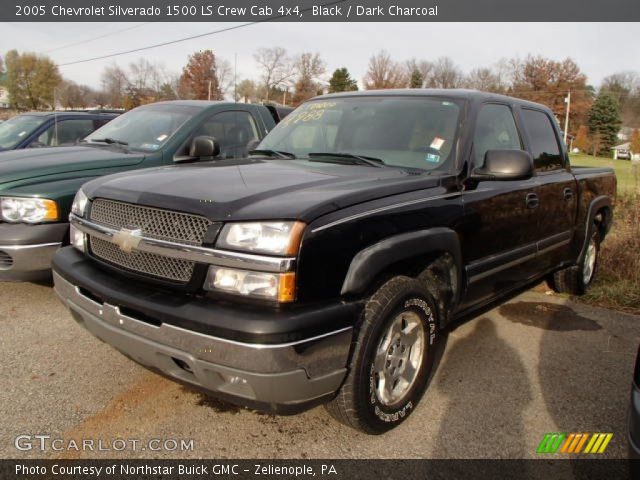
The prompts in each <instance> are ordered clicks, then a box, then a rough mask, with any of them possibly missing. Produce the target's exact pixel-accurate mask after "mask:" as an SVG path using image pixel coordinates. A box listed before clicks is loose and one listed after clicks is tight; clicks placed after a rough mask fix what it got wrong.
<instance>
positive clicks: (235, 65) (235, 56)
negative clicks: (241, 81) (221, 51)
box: [233, 52, 238, 103]
mask: <svg viewBox="0 0 640 480" xmlns="http://www.w3.org/2000/svg"><path fill="white" fill-rule="evenodd" d="M233 101H234V102H235V103H238V52H236V53H234V54H233Z"/></svg>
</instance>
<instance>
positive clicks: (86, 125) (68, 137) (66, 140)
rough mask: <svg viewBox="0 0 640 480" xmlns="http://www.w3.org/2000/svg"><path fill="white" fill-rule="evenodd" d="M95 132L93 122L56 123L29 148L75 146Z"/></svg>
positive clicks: (70, 121) (69, 121)
mask: <svg viewBox="0 0 640 480" xmlns="http://www.w3.org/2000/svg"><path fill="white" fill-rule="evenodd" d="M93 130H94V125H93V120H88V119H75V120H62V121H59V122H55V123H54V124H53V125H51V126H50V127H49V128H48V129H46V130H45V131H44V132H42V133H41V134H40V136H39V137H38V138H37V139H36V140H34V141H33V142H31V144H29V147H61V146H69V145H75V144H76V143H77V142H78V141H79V140H82V139H83V138H84V137H86V136H87V135H89V134H90V133H91V132H93Z"/></svg>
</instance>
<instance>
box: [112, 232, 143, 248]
mask: <svg viewBox="0 0 640 480" xmlns="http://www.w3.org/2000/svg"><path fill="white" fill-rule="evenodd" d="M140 240H142V229H140V228H136V229H129V228H123V229H121V230H120V231H119V232H116V233H115V235H114V236H113V243H115V244H116V245H118V247H120V250H122V251H123V252H126V253H131V252H132V251H133V250H134V249H136V248H138V245H139V244H140Z"/></svg>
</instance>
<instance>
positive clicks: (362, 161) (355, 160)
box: [309, 152, 385, 167]
mask: <svg viewBox="0 0 640 480" xmlns="http://www.w3.org/2000/svg"><path fill="white" fill-rule="evenodd" d="M319 157H330V158H332V159H335V161H337V162H339V161H340V160H344V161H345V162H342V163H349V164H351V165H358V164H359V165H369V166H371V167H382V166H384V164H385V163H384V160H382V159H380V158H376V157H367V156H364V155H356V154H354V153H334V152H315V153H310V154H309V160H310V161H312V162H321V161H322V160H316V158H319Z"/></svg>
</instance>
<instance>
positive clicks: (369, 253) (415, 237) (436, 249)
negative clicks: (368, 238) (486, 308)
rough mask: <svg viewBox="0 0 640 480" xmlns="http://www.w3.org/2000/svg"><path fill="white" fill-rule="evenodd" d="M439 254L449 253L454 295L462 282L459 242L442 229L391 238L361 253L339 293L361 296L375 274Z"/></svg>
mask: <svg viewBox="0 0 640 480" xmlns="http://www.w3.org/2000/svg"><path fill="white" fill-rule="evenodd" d="M443 253H449V254H450V255H451V256H452V258H453V260H454V262H455V266H456V270H457V275H456V282H457V283H458V285H455V292H457V295H458V294H459V292H460V286H461V285H460V282H461V279H462V252H461V249H460V240H459V238H458V234H457V233H456V232H455V231H453V230H451V229H450V228H444V227H437V228H430V229H427V230H419V231H416V232H409V233H403V234H400V235H394V236H392V237H389V238H386V239H384V240H382V241H380V242H378V243H376V244H374V245H371V246H370V247H367V248H365V249H364V250H361V251H360V252H359V253H358V254H357V255H356V256H355V257H354V258H353V260H352V261H351V264H350V265H349V270H348V271H347V275H346V277H345V279H344V283H343V284H342V291H341V292H340V293H341V294H342V295H348V294H361V293H363V292H364V291H365V290H366V289H367V287H368V286H369V285H370V284H371V283H372V282H373V281H374V280H375V279H376V277H377V276H378V275H380V274H381V273H382V272H383V271H384V270H386V269H387V268H389V267H391V266H392V265H394V264H396V263H398V262H402V261H405V260H410V259H412V258H418V257H424V256H425V255H431V254H433V255H437V254H443ZM425 267H426V265H425ZM457 295H456V296H457ZM454 301H457V298H456V299H455V300H454Z"/></svg>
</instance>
